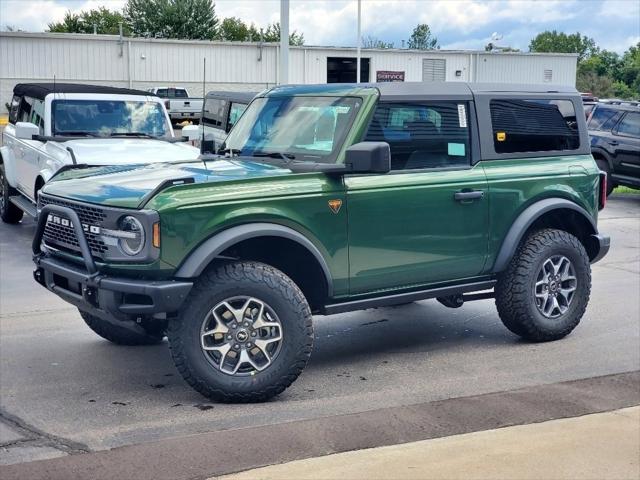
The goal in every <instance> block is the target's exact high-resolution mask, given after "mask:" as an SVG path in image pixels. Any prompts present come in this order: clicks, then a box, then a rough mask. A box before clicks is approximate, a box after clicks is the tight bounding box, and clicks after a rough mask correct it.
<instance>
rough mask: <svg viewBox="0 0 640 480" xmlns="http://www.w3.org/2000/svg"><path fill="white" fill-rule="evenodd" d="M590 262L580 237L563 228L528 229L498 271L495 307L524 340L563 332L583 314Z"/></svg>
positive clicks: (553, 337)
mask: <svg viewBox="0 0 640 480" xmlns="http://www.w3.org/2000/svg"><path fill="white" fill-rule="evenodd" d="M590 292H591V267H590V264H589V257H588V256H587V252H586V251H585V249H584V247H583V245H582V243H580V241H579V240H578V239H577V238H576V237H575V236H573V235H571V234H570V233H568V232H565V231H562V230H554V229H545V230H539V231H537V232H533V233H532V234H531V235H529V237H528V238H526V239H525V240H524V241H523V242H522V244H521V245H520V247H518V250H517V252H516V254H515V255H514V257H513V259H512V260H511V263H510V264H509V266H508V267H507V269H506V270H505V271H504V272H503V273H502V274H501V275H500V276H499V278H498V283H497V285H496V288H495V293H496V307H497V308H498V314H499V315H500V319H501V320H502V322H503V323H504V325H505V326H506V327H507V328H508V329H509V330H511V331H512V332H513V333H515V334H516V335H519V336H521V337H523V338H525V339H527V340H531V341H536V342H544V341H550V340H557V339H560V338H562V337H564V336H566V335H568V334H569V333H570V332H571V331H572V330H573V329H574V328H575V327H576V326H577V325H578V323H579V322H580V320H581V319H582V316H583V315H584V312H585V309H586V307H587V303H588V302H589V295H590Z"/></svg>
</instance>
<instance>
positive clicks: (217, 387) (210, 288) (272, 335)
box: [167, 262, 313, 402]
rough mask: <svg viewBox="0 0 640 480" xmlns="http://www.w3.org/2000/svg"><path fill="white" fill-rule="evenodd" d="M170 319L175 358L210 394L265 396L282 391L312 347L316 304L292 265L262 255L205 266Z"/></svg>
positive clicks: (243, 398) (226, 398)
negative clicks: (286, 269)
mask: <svg viewBox="0 0 640 480" xmlns="http://www.w3.org/2000/svg"><path fill="white" fill-rule="evenodd" d="M185 305H186V307H185V308H184V310H183V311H182V312H180V313H179V316H178V318H177V319H176V320H172V321H171V322H170V323H169V329H168V331H167V336H168V338H169V345H170V347H171V354H172V356H173V359H174V362H175V365H176V367H177V369H178V371H179V372H180V374H181V375H182V377H183V378H184V379H185V381H186V382H187V383H188V384H189V385H191V387H193V388H194V389H195V390H197V391H198V392H200V393H201V394H202V395H204V396H206V397H208V398H210V399H212V400H215V401H220V402H259V401H264V400H267V399H269V398H270V397H273V396H274V395H277V394H279V393H281V392H282V391H283V390H285V389H286V388H287V387H289V385H291V384H292V383H293V381H294V380H295V379H296V378H297V377H298V375H300V373H301V372H302V370H303V368H304V367H305V365H306V363H307V360H308V358H309V356H310V354H311V348H312V344H313V326H312V321H311V311H310V309H309V305H308V304H307V301H306V299H305V297H304V295H303V294H302V292H301V291H300V289H299V288H298V286H297V285H296V284H295V283H294V282H293V281H292V280H291V279H290V278H289V277H287V276H286V275H285V274H284V273H282V272H281V271H279V270H276V269H275V268H273V267H270V266H268V265H265V264H262V263H257V262H238V263H230V264H227V265H224V266H221V267H219V268H217V269H212V270H210V271H207V272H205V273H204V274H203V275H202V276H201V277H200V279H199V280H198V281H197V282H196V284H195V285H194V287H193V289H192V290H191V292H190V294H189V298H188V299H187V301H186V302H185Z"/></svg>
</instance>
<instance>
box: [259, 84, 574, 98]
mask: <svg viewBox="0 0 640 480" xmlns="http://www.w3.org/2000/svg"><path fill="white" fill-rule="evenodd" d="M371 89H377V90H378V91H379V92H380V97H381V100H382V101H384V100H395V101H402V100H416V99H417V100H420V99H447V98H449V99H451V98H453V99H471V98H472V97H473V96H483V95H496V94H499V95H514V96H522V95H523V94H532V95H537V94H545V93H546V94H565V95H569V96H572V97H573V96H575V97H580V94H579V93H578V91H577V90H576V89H575V88H574V87H568V86H563V85H524V84H510V83H470V82H383V83H359V84H356V83H342V84H339V83H330V84H322V85H281V86H277V87H273V88H272V89H270V90H269V91H268V92H267V93H266V95H296V94H299V95H313V94H318V95H323V94H325V95H327V94H336V95H358V93H362V92H363V91H366V90H371Z"/></svg>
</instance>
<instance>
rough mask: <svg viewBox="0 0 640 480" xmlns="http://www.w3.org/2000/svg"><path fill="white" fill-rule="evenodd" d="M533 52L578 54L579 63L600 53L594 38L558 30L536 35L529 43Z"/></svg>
mask: <svg viewBox="0 0 640 480" xmlns="http://www.w3.org/2000/svg"><path fill="white" fill-rule="evenodd" d="M529 51H531V52H554V53H577V54H578V61H582V60H584V59H585V58H587V57H590V56H592V55H595V54H596V53H598V47H597V45H596V42H595V40H594V39H593V38H589V37H587V36H586V35H580V32H576V33H570V34H568V35H567V34H566V33H564V32H557V31H556V30H553V31H549V30H546V31H544V32H542V33H539V34H538V35H536V36H535V37H534V38H533V39H532V40H531V42H530V43H529Z"/></svg>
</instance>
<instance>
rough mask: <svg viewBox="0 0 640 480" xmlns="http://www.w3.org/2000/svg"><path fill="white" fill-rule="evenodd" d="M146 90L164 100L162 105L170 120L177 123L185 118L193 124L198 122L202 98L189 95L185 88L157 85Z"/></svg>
mask: <svg viewBox="0 0 640 480" xmlns="http://www.w3.org/2000/svg"><path fill="white" fill-rule="evenodd" d="M147 92H149V93H151V94H152V95H155V96H157V97H160V98H162V99H163V100H164V106H165V108H166V109H167V112H168V113H169V118H171V121H172V122H174V123H179V122H183V121H185V120H190V121H192V122H193V123H194V124H197V123H199V122H200V116H201V115H202V102H204V99H202V98H195V97H191V96H189V92H188V91H187V89H186V88H175V87H157V88H150V89H149V90H147Z"/></svg>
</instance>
